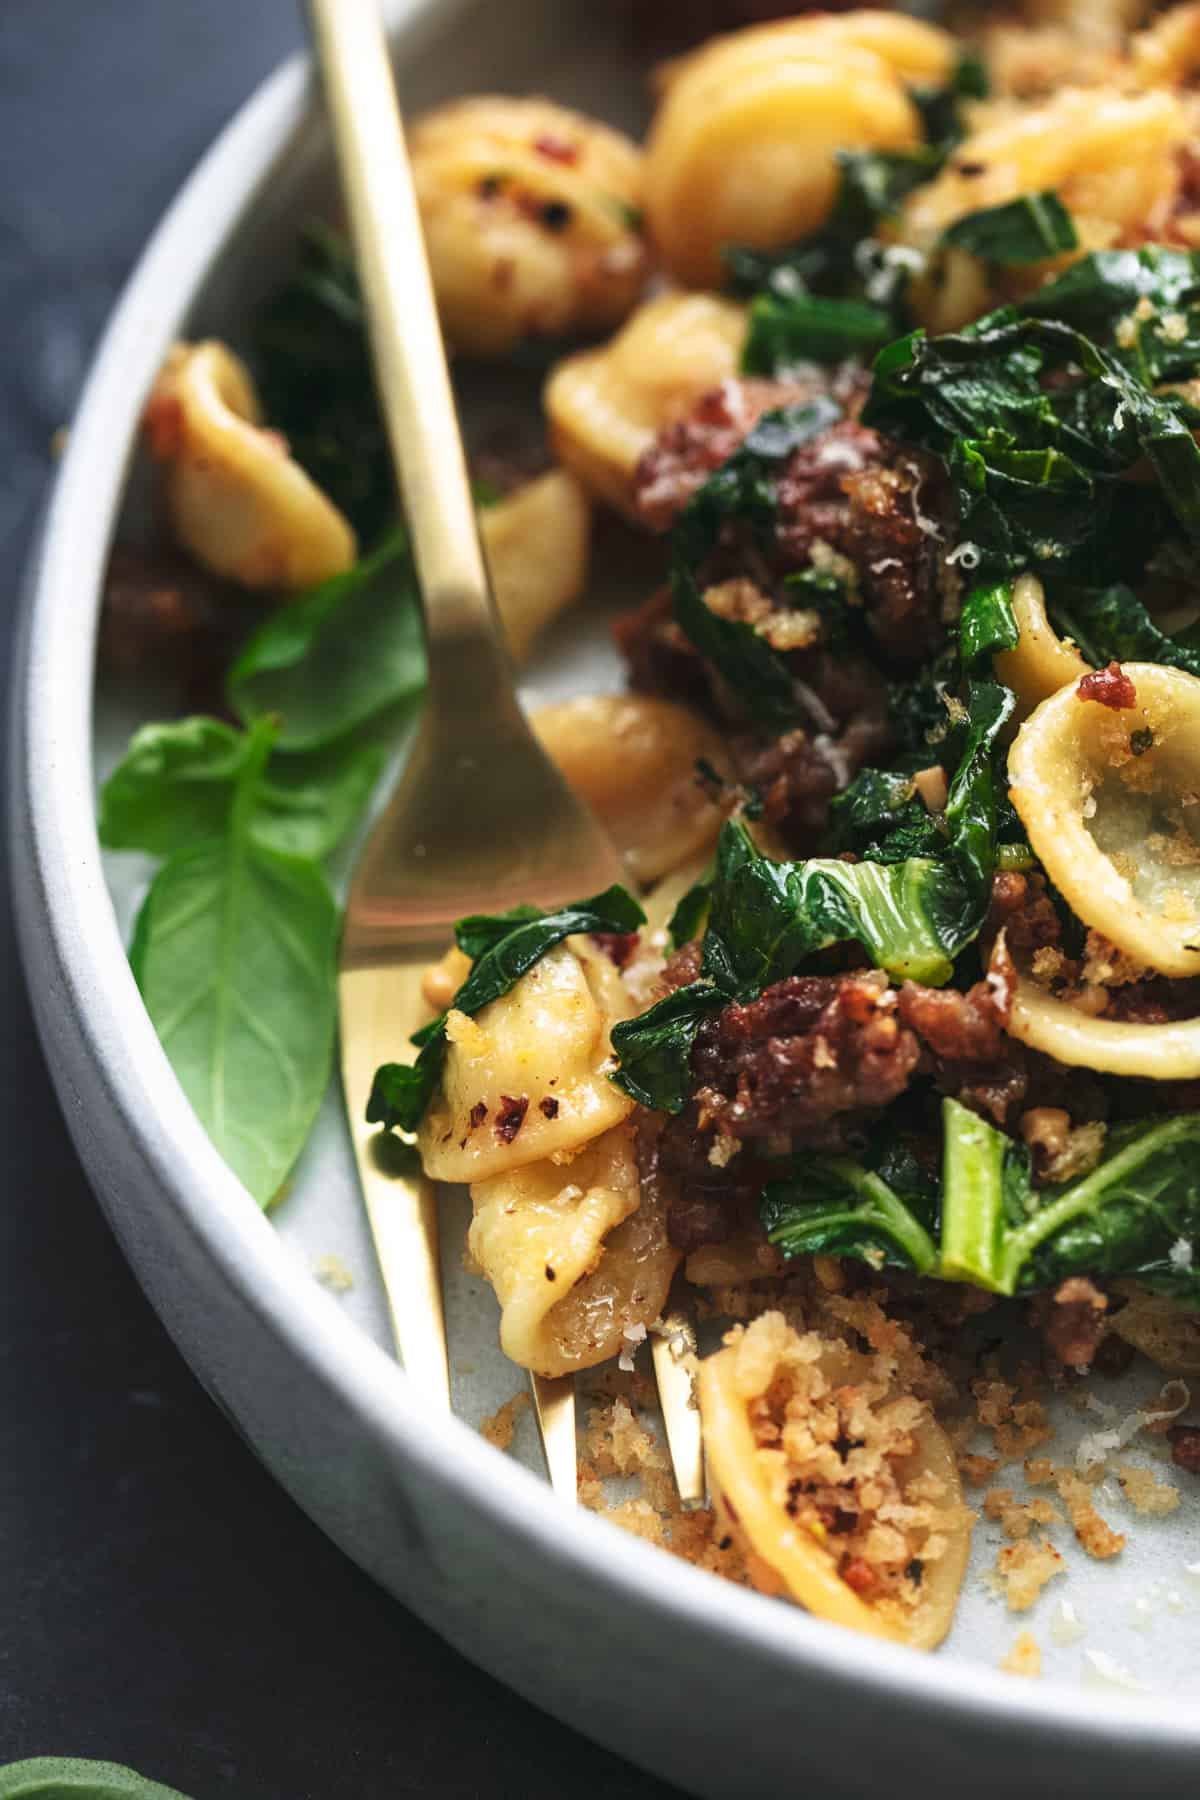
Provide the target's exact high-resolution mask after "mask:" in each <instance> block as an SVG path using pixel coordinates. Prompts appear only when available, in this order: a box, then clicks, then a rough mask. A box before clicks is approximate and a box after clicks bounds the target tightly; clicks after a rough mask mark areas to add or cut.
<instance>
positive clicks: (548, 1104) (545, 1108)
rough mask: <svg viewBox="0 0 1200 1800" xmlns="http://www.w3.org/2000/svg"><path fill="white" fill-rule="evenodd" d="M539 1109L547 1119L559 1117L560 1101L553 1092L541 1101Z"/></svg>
mask: <svg viewBox="0 0 1200 1800" xmlns="http://www.w3.org/2000/svg"><path fill="white" fill-rule="evenodd" d="M538 1109H539V1111H540V1112H541V1113H543V1114H544V1116H545V1117H546V1118H547V1119H557V1117H558V1101H557V1100H556V1099H555V1098H554V1095H553V1094H547V1095H546V1097H545V1099H544V1100H541V1101H539V1103H538Z"/></svg>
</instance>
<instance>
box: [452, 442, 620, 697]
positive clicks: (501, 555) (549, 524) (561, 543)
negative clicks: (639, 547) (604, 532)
mask: <svg viewBox="0 0 1200 1800" xmlns="http://www.w3.org/2000/svg"><path fill="white" fill-rule="evenodd" d="M591 514H592V509H591V506H590V504H589V502H588V497H587V495H586V494H585V493H584V490H583V488H582V486H581V485H580V483H579V482H578V481H577V480H576V478H575V476H574V475H572V474H570V473H569V472H568V471H567V470H566V469H552V470H551V471H550V472H549V474H547V475H542V476H539V477H538V479H537V480H536V481H531V482H528V483H527V484H526V485H525V486H524V487H521V488H518V489H517V490H516V491H515V493H512V494H509V495H508V496H507V497H506V498H505V499H503V500H500V501H498V502H497V504H496V505H495V506H488V507H485V508H484V510H483V511H482V512H481V513H480V515H479V529H480V532H481V534H482V537H483V546H484V549H485V551H486V552H487V561H488V568H489V570H490V571H491V577H492V588H493V591H494V593H495V596H496V607H497V610H498V611H499V614H500V618H501V622H502V623H503V625H504V633H505V636H506V637H507V639H508V644H509V648H510V650H511V651H512V653H513V657H514V658H515V660H516V661H517V662H524V660H525V658H526V656H528V654H529V650H530V646H531V645H532V643H533V640H534V638H535V637H537V636H538V634H539V632H541V631H543V630H544V629H545V628H546V626H547V625H549V624H550V623H551V621H552V620H553V619H556V618H557V617H558V615H559V613H561V612H563V611H565V610H566V608H567V607H568V606H570V605H571V604H572V603H573V602H574V601H576V600H578V598H579V597H580V595H581V594H582V593H583V591H584V588H585V587H586V586H587V572H588V545H589V538H590V536H591Z"/></svg>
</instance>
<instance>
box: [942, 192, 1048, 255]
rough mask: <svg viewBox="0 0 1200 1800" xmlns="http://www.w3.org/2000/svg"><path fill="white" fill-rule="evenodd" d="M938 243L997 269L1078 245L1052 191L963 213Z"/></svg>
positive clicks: (1024, 195) (1023, 195)
mask: <svg viewBox="0 0 1200 1800" xmlns="http://www.w3.org/2000/svg"><path fill="white" fill-rule="evenodd" d="M942 242H943V244H946V245H949V246H950V248H952V249H955V250H969V251H970V253H971V255H972V256H978V257H979V258H980V259H981V260H982V261H984V262H989V263H995V264H996V265H997V266H998V267H1000V268H1017V267H1020V266H1021V265H1022V264H1024V263H1036V262H1043V261H1045V259H1046V258H1047V257H1051V256H1060V255H1062V253H1063V252H1064V251H1067V250H1075V249H1077V248H1078V246H1079V239H1078V237H1077V236H1076V234H1075V227H1074V225H1073V224H1072V222H1071V215H1070V213H1069V212H1068V211H1067V209H1066V207H1065V206H1064V205H1063V203H1062V201H1061V200H1060V199H1059V197H1058V195H1057V194H1055V193H1053V192H1047V193H1042V194H1022V195H1021V197H1020V199H1018V200H1008V201H1006V202H1005V203H1004V204H1003V205H1001V206H985V207H983V208H982V209H981V210H980V211H979V212H973V213H967V214H966V215H965V216H964V217H963V218H961V219H957V220H955V222H954V224H953V225H951V226H950V227H949V229H948V230H947V231H946V232H945V233H944V234H943V237H942Z"/></svg>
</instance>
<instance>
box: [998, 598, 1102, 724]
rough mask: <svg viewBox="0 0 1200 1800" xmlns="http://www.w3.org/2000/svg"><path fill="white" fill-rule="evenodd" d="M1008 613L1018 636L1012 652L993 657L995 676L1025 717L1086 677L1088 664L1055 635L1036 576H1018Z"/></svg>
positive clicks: (1069, 644) (1073, 647)
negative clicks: (1012, 618) (1059, 692)
mask: <svg viewBox="0 0 1200 1800" xmlns="http://www.w3.org/2000/svg"><path fill="white" fill-rule="evenodd" d="M1012 610H1013V617H1014V619H1015V620H1016V623H1017V629H1018V631H1019V632H1020V634H1021V635H1020V638H1019V639H1018V641H1017V645H1016V648H1015V649H1013V650H1005V651H1002V652H1001V654H1000V655H999V656H997V657H996V674H997V675H998V676H999V678H1000V680H1001V681H1002V682H1003V683H1004V684H1005V686H1006V687H1010V688H1012V690H1013V692H1014V693H1015V694H1016V696H1017V701H1018V704H1019V706H1020V709H1021V712H1022V714H1026V713H1030V712H1032V711H1033V709H1034V707H1035V706H1040V705H1041V703H1042V701H1043V700H1048V699H1049V697H1050V695H1051V694H1057V692H1058V690H1059V688H1061V687H1066V685H1067V683H1068V682H1069V681H1078V680H1079V677H1080V676H1081V675H1086V674H1087V672H1088V668H1089V666H1090V665H1089V664H1088V663H1085V662H1084V660H1083V658H1082V656H1080V654H1079V652H1078V650H1076V648H1075V646H1074V644H1072V643H1070V642H1069V641H1064V640H1063V639H1062V638H1060V637H1059V636H1058V634H1057V632H1056V631H1055V630H1054V627H1053V626H1052V625H1051V623H1050V621H1049V619H1048V618H1047V617H1046V596H1045V593H1044V591H1043V589H1042V584H1041V582H1040V581H1039V580H1038V579H1037V577H1036V576H1034V575H1022V576H1021V577H1020V579H1019V580H1018V581H1016V582H1015V583H1014V584H1013V592H1012Z"/></svg>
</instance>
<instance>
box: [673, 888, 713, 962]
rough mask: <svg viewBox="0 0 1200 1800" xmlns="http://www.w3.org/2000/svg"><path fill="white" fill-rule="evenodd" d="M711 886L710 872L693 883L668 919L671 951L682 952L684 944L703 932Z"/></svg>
mask: <svg viewBox="0 0 1200 1800" xmlns="http://www.w3.org/2000/svg"><path fill="white" fill-rule="evenodd" d="M712 884H713V874H712V871H710V872H709V873H708V874H707V875H702V876H701V878H700V880H699V881H695V882H693V883H692V885H691V887H690V888H689V889H688V891H687V893H686V894H685V895H684V896H683V898H682V900H681V901H680V902H679V904H678V905H677V906H676V908H675V911H674V912H673V913H672V914H671V917H670V918H669V919H668V921H667V935H668V937H669V938H670V940H671V948H672V949H673V950H682V948H683V946H684V945H685V944H690V943H691V941H692V939H693V938H696V937H699V936H700V933H701V932H702V931H703V929H704V922H705V920H706V919H707V918H708V903H709V899H710V897H711V895H712Z"/></svg>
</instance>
